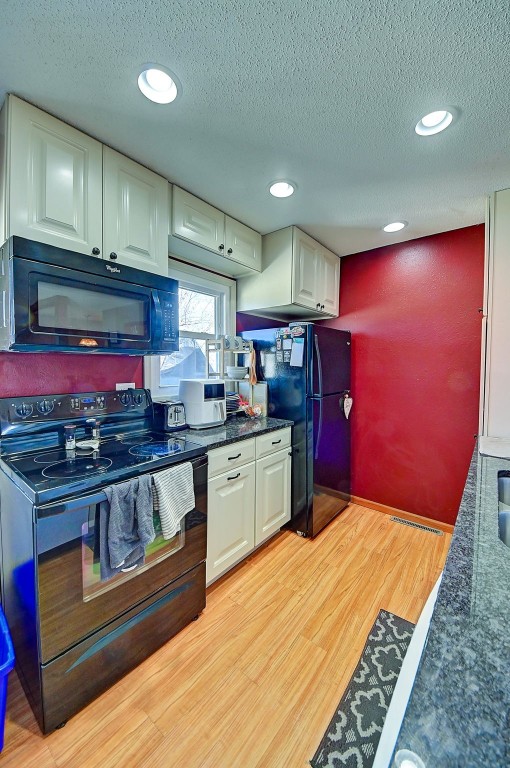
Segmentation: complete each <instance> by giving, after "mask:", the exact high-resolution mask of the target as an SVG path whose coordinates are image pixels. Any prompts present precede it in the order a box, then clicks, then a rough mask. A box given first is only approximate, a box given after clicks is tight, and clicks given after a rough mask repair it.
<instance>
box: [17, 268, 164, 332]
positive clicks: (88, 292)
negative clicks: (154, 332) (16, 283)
mask: <svg viewBox="0 0 510 768" xmlns="http://www.w3.org/2000/svg"><path fill="white" fill-rule="evenodd" d="M34 287H35V297H33V298H35V301H34V300H32V302H31V307H30V309H31V323H30V325H31V328H32V329H33V330H37V331H39V332H41V331H43V332H44V331H46V332H48V333H55V332H56V331H64V332H65V331H68V332H70V334H74V333H76V332H77V333H79V334H80V335H101V336H112V335H113V336H117V337H120V338H134V339H145V338H147V337H148V335H149V329H148V327H147V326H148V321H147V317H148V311H147V310H148V299H147V298H145V297H139V296H136V295H130V294H128V293H127V292H125V293H124V294H123V293H122V291H119V293H112V292H110V291H107V290H104V289H103V290H102V289H101V288H99V287H98V288H95V289H90V288H88V287H83V288H82V287H78V286H77V283H76V281H73V282H72V283H68V282H66V281H64V280H59V281H58V282H57V281H51V282H50V281H49V280H48V279H46V280H44V279H36V281H35V286H34ZM34 325H35V328H34Z"/></svg>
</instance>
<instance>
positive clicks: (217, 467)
mask: <svg viewBox="0 0 510 768" xmlns="http://www.w3.org/2000/svg"><path fill="white" fill-rule="evenodd" d="M207 455H208V456H209V477H216V475H221V473H222V472H228V471H229V470H230V469H234V467H240V466H241V465H242V464H247V463H248V462H249V461H253V460H254V459H255V438H254V437H252V438H250V439H249V440H241V441H240V442H239V443H231V444H230V445H226V446H225V447H224V448H214V449H213V450H212V451H209V452H208V454H207Z"/></svg>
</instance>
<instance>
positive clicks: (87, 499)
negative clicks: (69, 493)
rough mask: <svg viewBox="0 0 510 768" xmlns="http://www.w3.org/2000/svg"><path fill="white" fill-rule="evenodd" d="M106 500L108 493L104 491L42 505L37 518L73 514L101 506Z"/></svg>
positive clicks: (38, 508) (38, 509)
mask: <svg viewBox="0 0 510 768" xmlns="http://www.w3.org/2000/svg"><path fill="white" fill-rule="evenodd" d="M106 500H107V499H106V493H105V492H104V491H98V492H97V493H92V494H90V495H89V496H75V497H74V498H73V499H66V500H65V501H53V502H51V503H49V504H42V505H41V506H40V507H37V517H38V518H42V517H52V516H53V515H60V514H62V512H72V511H73V510H75V509H80V508H81V507H89V506H93V505H94V504H101V503H102V502H104V501H106Z"/></svg>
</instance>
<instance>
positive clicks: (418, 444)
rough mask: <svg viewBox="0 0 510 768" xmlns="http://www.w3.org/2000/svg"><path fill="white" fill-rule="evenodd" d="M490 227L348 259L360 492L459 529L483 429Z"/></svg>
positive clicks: (356, 490) (344, 292)
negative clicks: (484, 324) (485, 286)
mask: <svg viewBox="0 0 510 768" xmlns="http://www.w3.org/2000/svg"><path fill="white" fill-rule="evenodd" d="M483 262H484V227H483V225H479V226H475V227H468V228H465V229H460V230H455V231H453V232H446V233H443V234H440V235H433V236H431V237H426V238H421V239H419V240H413V241H411V242H408V243H401V244H398V245H394V246H387V247H385V248H379V249H377V250H373V251H368V252H365V253H361V254H355V255H352V256H346V257H344V258H343V259H342V265H341V288H340V311H341V314H340V317H339V318H337V319H335V320H331V321H328V322H327V323H326V324H327V325H329V326H331V327H336V328H342V329H346V330H350V331H352V334H353V341H352V355H353V357H352V364H353V366H352V390H353V397H354V405H353V409H352V413H351V418H352V430H353V431H352V472H353V483H352V492H353V494H354V495H356V496H360V497H362V498H365V499H369V500H371V501H376V502H379V503H381V504H387V505H389V506H391V507H396V508H397V509H402V510H406V511H407V512H413V513H415V514H418V515H424V516H425V517H429V518H432V519H435V520H440V521H443V522H446V523H454V522H455V518H456V515H457V511H458V508H459V503H460V500H461V495H462V491H463V488H464V483H465V480H466V475H467V471H468V467H469V462H470V459H471V456H472V452H473V448H474V439H473V436H474V435H475V434H476V433H477V431H478V397H479V379H480V344H481V341H480V339H481V315H480V314H479V312H478V308H479V307H481V306H482V297H483Z"/></svg>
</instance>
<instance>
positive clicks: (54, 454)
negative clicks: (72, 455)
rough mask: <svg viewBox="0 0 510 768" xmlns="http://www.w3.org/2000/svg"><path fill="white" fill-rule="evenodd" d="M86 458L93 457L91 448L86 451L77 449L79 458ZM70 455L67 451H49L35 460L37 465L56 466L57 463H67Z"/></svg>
mask: <svg viewBox="0 0 510 768" xmlns="http://www.w3.org/2000/svg"><path fill="white" fill-rule="evenodd" d="M84 456H92V450H91V449H90V448H87V449H86V450H83V449H82V448H78V449H77V458H80V457H84ZM68 458H69V457H68V455H67V452H66V451H48V452H47V453H40V454H39V455H38V456H36V457H35V458H34V463H35V464H55V463H56V462H57V461H66V460H67V459H68Z"/></svg>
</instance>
